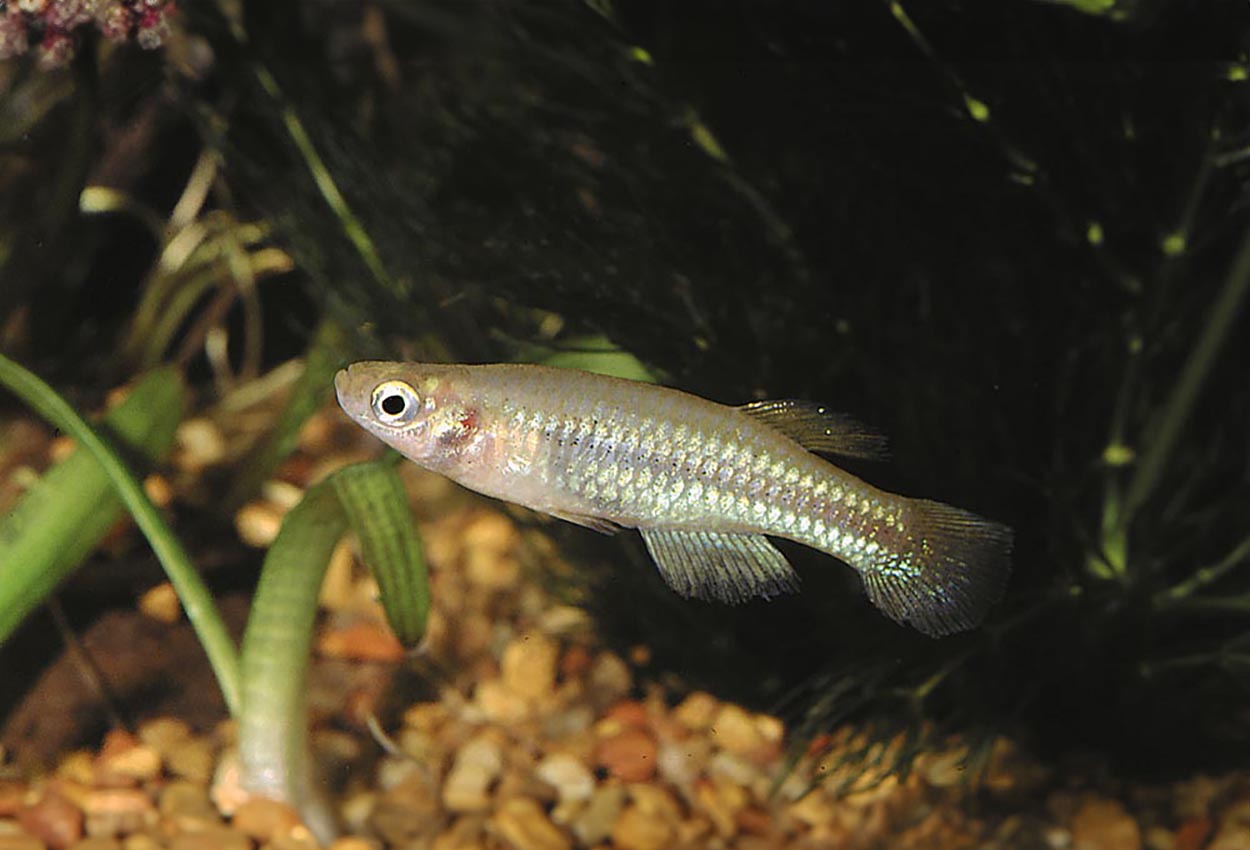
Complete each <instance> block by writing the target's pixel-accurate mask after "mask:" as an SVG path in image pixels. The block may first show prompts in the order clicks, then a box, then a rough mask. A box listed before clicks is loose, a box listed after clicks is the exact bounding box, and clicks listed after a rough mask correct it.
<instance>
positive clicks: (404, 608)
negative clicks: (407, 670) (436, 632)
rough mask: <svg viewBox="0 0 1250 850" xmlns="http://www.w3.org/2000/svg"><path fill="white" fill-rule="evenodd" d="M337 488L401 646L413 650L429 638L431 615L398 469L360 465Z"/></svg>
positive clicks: (337, 481)
mask: <svg viewBox="0 0 1250 850" xmlns="http://www.w3.org/2000/svg"><path fill="white" fill-rule="evenodd" d="M334 486H335V490H336V491H337V492H338V495H339V500H340V502H341V503H342V505H343V510H344V511H346V512H347V516H348V519H349V522H350V523H351V527H352V531H354V532H355V533H356V539H357V540H358V541H359V543H360V550H361V556H362V558H363V559H364V562H365V564H367V565H368V567H369V570H370V571H371V572H372V573H373V577H374V579H376V580H377V583H378V589H379V592H380V595H381V600H382V607H383V608H384V609H385V610H386V618H387V620H388V621H389V622H390V625H391V629H392V630H393V631H394V632H395V636H396V637H397V638H399V642H400V643H402V644H403V645H404V646H406V647H409V648H412V647H414V646H416V645H417V644H418V643H420V641H421V639H422V637H424V636H425V621H426V617H427V616H428V615H429V612H430V587H429V582H428V581H427V578H426V572H425V560H424V558H423V556H422V552H421V541H420V539H419V538H418V537H417V532H416V529H415V528H414V527H413V524H412V514H411V512H410V511H409V509H408V499H407V496H406V495H405V494H404V487H403V484H401V483H400V480H399V475H398V473H396V471H395V468H394V466H393V465H391V464H389V463H387V462H385V461H383V462H380V463H368V464H356V465H355V466H349V467H347V468H346V469H344V470H342V471H341V472H340V473H339V474H338V475H336V476H335V477H334Z"/></svg>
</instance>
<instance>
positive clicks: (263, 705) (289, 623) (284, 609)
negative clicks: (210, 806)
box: [238, 480, 347, 843]
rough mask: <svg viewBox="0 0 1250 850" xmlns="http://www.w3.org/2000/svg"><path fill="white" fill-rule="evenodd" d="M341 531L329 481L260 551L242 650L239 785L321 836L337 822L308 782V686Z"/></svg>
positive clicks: (340, 517)
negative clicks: (281, 805) (286, 808)
mask: <svg viewBox="0 0 1250 850" xmlns="http://www.w3.org/2000/svg"><path fill="white" fill-rule="evenodd" d="M346 531H347V517H346V515H345V514H344V512H343V509H342V507H341V506H340V504H339V500H338V496H337V494H336V493H335V488H334V484H333V482H332V480H327V481H323V482H321V483H320V484H318V485H316V486H314V487H312V488H310V489H309V490H308V492H307V493H305V494H304V498H303V499H301V500H300V503H299V504H298V505H296V506H295V507H294V508H292V509H291V512H290V513H288V514H287V515H286V517H285V518H284V519H283V521H282V528H281V529H280V530H279V531H278V536H277V537H276V538H275V539H274V542H273V545H272V546H270V547H269V552H268V554H267V555H266V556H265V564H264V567H263V568H262V569H261V573H260V581H259V582H258V583H257V586H256V594H255V596H254V597H253V599H252V611H251V614H250V615H249V617H248V621H247V630H246V631H245V632H244V634H243V645H242V648H241V651H240V659H241V660H240V669H241V671H242V675H241V693H240V705H239V714H238V719H239V756H240V760H241V761H242V764H243V777H242V784H243V786H244V787H245V788H247V789H248V790H249V791H252V792H255V793H258V794H263V795H264V796H266V797H271V798H273V799H276V800H281V801H283V802H286V803H289V804H290V805H292V806H294V807H295V808H296V809H298V810H299V811H300V814H301V815H302V816H303V817H304V820H305V822H306V823H307V824H308V825H309V827H310V828H311V829H313V831H314V832H315V833H316V834H317V836H318V838H319V839H323V838H324V837H325V836H327V835H333V833H334V832H335V827H334V821H333V816H332V815H331V814H330V813H329V809H328V808H327V807H326V806H325V804H324V803H323V802H322V801H321V800H320V798H318V797H317V796H316V793H315V787H314V785H313V782H312V765H311V757H310V755H309V751H308V706H307V703H306V702H305V686H306V684H307V678H308V665H309V653H310V651H311V647H312V634H313V621H314V619H315V617H316V614H317V594H318V592H319V591H320V589H321V580H322V579H323V578H324V577H325V571H326V568H327V567H328V566H329V563H330V554H331V553H332V552H333V551H334V547H335V546H336V545H338V542H339V539H340V538H341V537H342V536H343V534H344V533H345V532H346ZM327 843H328V842H327Z"/></svg>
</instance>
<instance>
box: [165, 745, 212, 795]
mask: <svg viewBox="0 0 1250 850" xmlns="http://www.w3.org/2000/svg"><path fill="white" fill-rule="evenodd" d="M164 756H165V766H166V768H168V770H169V772H170V773H171V774H173V775H174V776H181V777H183V778H184V779H188V780H190V781H192V782H198V783H201V784H203V785H207V784H208V781H209V779H210V778H211V777H212V775H213V761H214V755H213V747H212V745H211V744H210V743H209V742H208V741H206V740H204V739H203V738H190V739H188V740H186V741H183V742H182V743H179V744H174V745H172V746H171V747H170V748H169V750H168V752H166V753H165V754H164Z"/></svg>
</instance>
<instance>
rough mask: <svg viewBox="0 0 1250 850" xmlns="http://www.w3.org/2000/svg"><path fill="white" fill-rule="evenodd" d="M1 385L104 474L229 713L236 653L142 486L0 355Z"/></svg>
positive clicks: (56, 400)
mask: <svg viewBox="0 0 1250 850" xmlns="http://www.w3.org/2000/svg"><path fill="white" fill-rule="evenodd" d="M0 384H3V385H4V386H5V387H7V388H8V389H9V390H11V391H12V392H13V393H15V394H16V395H17V396H19V397H20V398H21V399H22V400H23V401H24V402H26V403H27V404H28V405H30V406H31V407H32V408H34V410H35V411H36V412H37V413H39V415H41V416H42V417H44V418H45V419H47V420H48V421H49V422H51V423H52V424H53V425H55V426H56V427H57V428H60V429H61V430H62V431H64V432H65V433H67V434H69V435H70V436H71V437H73V438H74V439H76V440H77V441H78V444H79V446H81V447H82V448H83V449H85V450H86V451H87V452H88V453H89V454H90V455H91V457H92V458H93V459H94V460H95V462H96V463H97V464H99V465H100V468H101V469H102V470H103V471H104V473H105V475H107V476H108V479H109V482H110V483H111V484H112V486H113V488H114V489H115V490H116V491H117V495H118V497H119V498H120V499H121V502H122V504H123V505H125V507H126V510H128V511H129V512H130V515H131V516H132V517H134V521H135V525H137V526H139V529H140V530H141V531H142V532H143V534H144V536H145V537H147V539H148V544H149V545H151V547H152V551H153V552H155V553H156V557H157V559H158V560H159V561H160V562H161V566H162V567H163V568H164V569H165V573H166V575H168V576H169V580H170V583H171V584H173V586H174V590H175V592H176V593H177V594H178V601H179V602H180V603H181V604H182V609H183V611H184V612H186V615H187V619H188V620H189V621H190V622H191V625H192V627H193V628H194V629H195V633H196V636H197V637H198V638H199V641H200V644H201V645H202V646H203V647H204V652H205V654H206V655H207V656H208V660H209V664H211V665H212V668H213V674H214V675H215V676H216V677H217V684H218V685H219V686H220V688H221V694H222V698H223V699H224V700H225V703H226V707H227V708H229V710H230V713H231V714H232V715H233V714H235V713H236V712H237V710H238V705H239V658H238V654H237V652H236V648H235V645H234V641H233V640H232V639H231V637H230V632H229V631H228V630H227V629H226V624H225V622H224V621H223V620H222V618H221V612H220V611H219V610H218V609H217V605H216V604H215V603H214V602H213V597H212V595H211V594H210V593H209V592H208V588H207V587H206V586H205V585H204V581H203V579H201V578H200V574H199V573H198V572H197V571H196V569H195V566H194V565H193V564H192V563H191V559H190V558H189V557H188V556H187V553H186V550H185V549H183V547H182V543H181V542H179V540H178V538H177V536H175V535H174V533H173V531H172V530H170V528H169V525H168V524H167V523H166V522H165V519H164V518H163V517H162V516H161V513H160V511H159V510H157V509H156V507H155V506H154V505H153V504H152V502H151V500H150V499H149V498H148V497H147V494H146V493H145V492H144V490H143V485H142V484H141V483H140V482H139V481H138V479H136V478H135V476H134V474H133V473H132V472H131V471H130V469H129V468H128V467H127V466H126V463H125V462H124V461H123V460H122V459H121V457H120V456H119V455H118V453H117V450H116V449H114V448H113V447H112V446H111V445H110V444H109V443H108V442H107V441H106V440H105V439H104V438H103V437H101V436H100V435H99V434H98V433H97V432H96V430H95V429H94V428H92V427H91V425H89V424H88V423H87V421H86V420H85V419H83V418H82V417H81V416H80V415H79V414H78V413H77V412H76V411H75V410H74V408H72V407H71V406H70V405H69V404H68V403H67V402H66V401H65V400H64V399H62V398H61V397H60V396H59V395H57V394H56V391H55V390H53V389H52V387H50V386H48V385H47V384H46V383H44V382H43V381H42V380H40V378H39V377H37V376H36V375H34V374H33V373H31V372H29V371H27V370H26V369H24V368H22V367H21V366H20V365H18V364H17V363H15V362H14V361H12V360H10V359H9V358H7V357H5V356H4V355H2V354H0Z"/></svg>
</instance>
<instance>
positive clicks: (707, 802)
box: [695, 779, 747, 838]
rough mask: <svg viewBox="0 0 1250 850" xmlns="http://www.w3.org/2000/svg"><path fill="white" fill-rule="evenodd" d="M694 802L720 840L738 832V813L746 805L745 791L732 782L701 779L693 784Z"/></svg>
mask: <svg viewBox="0 0 1250 850" xmlns="http://www.w3.org/2000/svg"><path fill="white" fill-rule="evenodd" d="M695 801H696V802H697V804H698V806H699V809H700V810H701V811H702V812H703V813H704V814H706V815H707V816H708V818H709V819H710V820H711V821H712V826H714V827H715V828H716V831H717V832H718V833H720V836H721V837H722V838H732V837H733V836H734V835H736V834H737V832H738V812H740V811H741V810H742V808H743V806H745V805H746V803H747V795H746V791H744V790H743V789H742V788H740V787H739V786H737V785H735V784H733V783H732V782H727V781H724V780H720V781H717V780H711V779H703V780H700V781H699V782H697V783H695Z"/></svg>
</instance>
